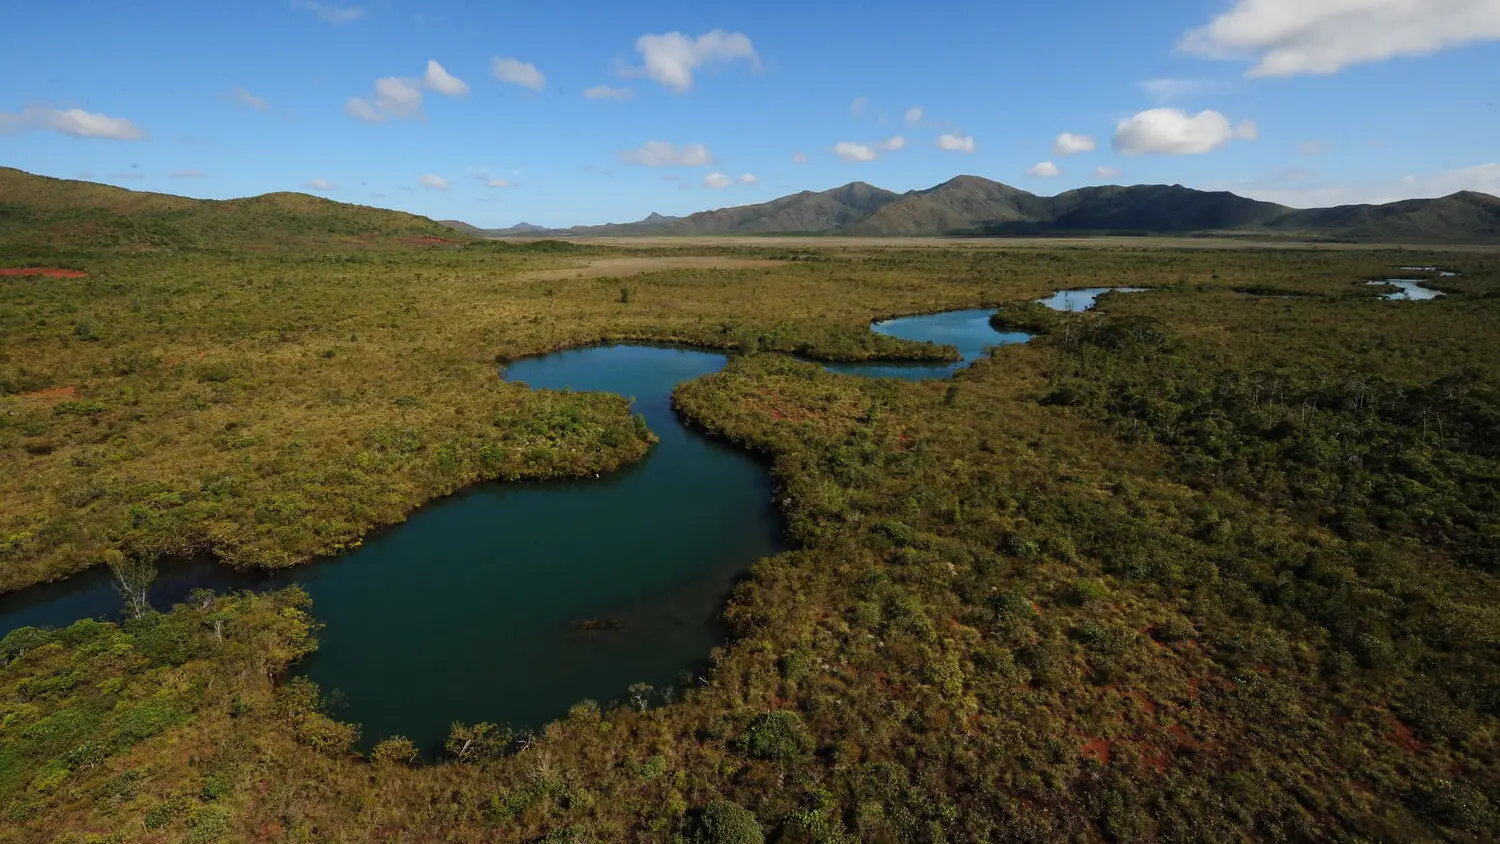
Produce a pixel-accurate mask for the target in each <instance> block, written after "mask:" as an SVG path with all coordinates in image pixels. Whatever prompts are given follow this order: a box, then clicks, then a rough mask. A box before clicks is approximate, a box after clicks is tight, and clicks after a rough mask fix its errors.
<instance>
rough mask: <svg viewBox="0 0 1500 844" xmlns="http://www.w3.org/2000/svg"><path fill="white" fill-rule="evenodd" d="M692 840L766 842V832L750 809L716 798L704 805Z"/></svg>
mask: <svg viewBox="0 0 1500 844" xmlns="http://www.w3.org/2000/svg"><path fill="white" fill-rule="evenodd" d="M692 840H693V842H694V844H764V842H765V840H766V833H765V830H763V829H761V826H760V822H759V821H757V820H756V819H755V814H754V813H752V812H751V811H750V810H749V809H746V808H745V807H744V806H741V805H740V804H738V803H732V802H730V801H728V800H715V801H713V802H712V803H709V804H708V805H707V806H705V807H703V814H702V816H701V817H699V819H698V823H697V828H696V829H695V830H694V831H693V837H692Z"/></svg>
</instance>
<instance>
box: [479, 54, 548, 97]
mask: <svg viewBox="0 0 1500 844" xmlns="http://www.w3.org/2000/svg"><path fill="white" fill-rule="evenodd" d="M490 72H491V73H492V74H494V76H495V78H496V79H498V80H500V81H501V82H509V83H510V84H512V85H520V86H521V87H522V88H530V89H531V90H533V91H540V90H542V89H543V88H545V87H547V75H546V74H544V73H542V72H541V71H540V70H537V69H536V65H534V64H532V63H531V62H523V61H521V60H520V59H513V58H510V57H508V56H495V57H494V58H492V59H490Z"/></svg>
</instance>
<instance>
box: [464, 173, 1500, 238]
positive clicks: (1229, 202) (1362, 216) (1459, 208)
mask: <svg viewBox="0 0 1500 844" xmlns="http://www.w3.org/2000/svg"><path fill="white" fill-rule="evenodd" d="M453 227H454V228H456V229H458V230H460V231H471V230H472V227H470V226H467V225H465V224H461V223H460V224H454V226H453ZM1209 232H1212V233H1216V234H1243V235H1246V236H1255V237H1296V238H1300V239H1307V240H1350V241H1370V242H1392V243H1497V242H1500V200H1497V199H1496V198H1495V197H1492V196H1488V195H1486V194H1480V193H1473V192H1464V193H1458V194H1454V195H1452V196H1449V197H1444V198H1442V199H1412V200H1405V201H1402V202H1394V203H1390V204H1388V205H1354V206H1345V207H1341V208H1325V209H1313V210H1296V209H1292V208H1288V207H1286V206H1284V205H1277V204H1276V203H1272V202H1260V201H1257V200H1254V199H1247V198H1245V197H1242V196H1238V195H1236V194H1233V193H1228V192H1225V191H1200V190H1193V189H1192V188H1187V187H1183V186H1182V185H1132V186H1119V185H1107V186H1101V187H1088V188H1079V189H1077V190H1071V191H1067V192H1065V193H1061V194H1058V195H1057V196H1051V197H1046V196H1037V195H1036V194H1032V193H1029V192H1027V191H1024V190H1020V189H1019V188H1014V187H1011V186H1010V185H1005V184H1001V183H999V182H995V181H991V180H989V179H985V178H981V177H978V176H958V177H956V178H953V179H950V180H948V181H946V182H944V183H942V184H940V185H937V186H936V187H932V188H928V189H926V190H919V191H911V192H908V193H905V194H896V193H892V192H891V191H887V190H882V189H881V188H878V187H875V186H873V185H869V184H866V183H864V182H854V183H851V184H848V185H844V186H843V187H839V188H834V189H832V190H826V191H822V192H817V193H815V192H812V191H803V192H801V193H796V194H792V195H790V196H784V197H782V198H780V199H774V200H771V201H770V202H765V203H761V204H758V205H742V206H737V207H733V208H721V209H718V210H714V211H700V212H698V213H696V214H692V215H689V216H687V217H682V218H680V219H679V218H673V217H662V216H661V215H658V214H653V215H651V216H650V217H648V218H647V219H645V220H642V221H640V222H637V223H624V224H610V225H603V226H575V227H573V228H569V229H539V228H537V227H535V226H527V225H525V224H522V225H521V226H516V227H513V228H511V229H492V230H485V231H483V232H481V234H483V235H488V236H508V235H537V236H547V237H556V236H562V237H567V236H591V235H592V236H599V235H609V236H630V235H736V234H742V235H754V234H808V235H814V234H838V235H846V236H856V237H922V236H934V235H990V236H1006V235H1033V236H1035V235H1043V236H1045V235H1061V234H1194V233H1209Z"/></svg>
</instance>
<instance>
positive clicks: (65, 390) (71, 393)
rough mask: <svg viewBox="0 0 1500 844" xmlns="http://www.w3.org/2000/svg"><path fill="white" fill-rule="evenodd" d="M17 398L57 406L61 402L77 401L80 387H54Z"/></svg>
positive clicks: (23, 394)
mask: <svg viewBox="0 0 1500 844" xmlns="http://www.w3.org/2000/svg"><path fill="white" fill-rule="evenodd" d="M17 398H23V399H31V400H32V401H38V402H42V403H43V404H57V403H58V402H61V401H77V400H78V385H76V384H70V385H68V386H66V387H53V388H52V389H50V390H37V391H36V392H34V393H22V394H21V395H20V396H18V397H17Z"/></svg>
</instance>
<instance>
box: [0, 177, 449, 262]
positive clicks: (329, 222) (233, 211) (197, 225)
mask: <svg viewBox="0 0 1500 844" xmlns="http://www.w3.org/2000/svg"><path fill="white" fill-rule="evenodd" d="M463 225H464V224H462V223H459V222H458V221H450V222H448V223H438V222H436V221H433V220H429V219H427V218H426V217H419V216H416V215H415V214H408V213H406V212H403V211H389V210H386V209H382V208H370V207H367V206H362V205H350V204H347V203H342V202H335V201H333V200H330V199H324V198H322V197H316V196H309V195H308V194H303V193H268V194H264V195H261V196H254V197H248V198H244V199H190V198H188V197H183V196H173V195H171V194H161V193H147V192H143V191H132V190H126V189H124V188H117V187H112V186H110V185H101V184H96V183H94V182H83V181H73V180H68V179H53V178H50V177H47V176H37V175H33V174H31V173H27V172H24V171H22V170H16V169H13V168H9V167H0V247H5V246H15V247H24V248H25V249H27V250H28V251H32V252H34V251H36V249H37V248H38V247H43V248H52V249H77V248H98V247H110V248H127V249H218V248H229V247H243V246H257V247H284V246H292V245H298V244H302V243H312V242H316V241H326V240H337V239H342V238H357V239H373V240H375V241H381V240H389V239H399V238H419V237H421V238H432V237H438V238H444V239H452V238H454V237H455V231H461V230H462V227H463ZM474 231H478V230H477V229H474Z"/></svg>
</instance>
